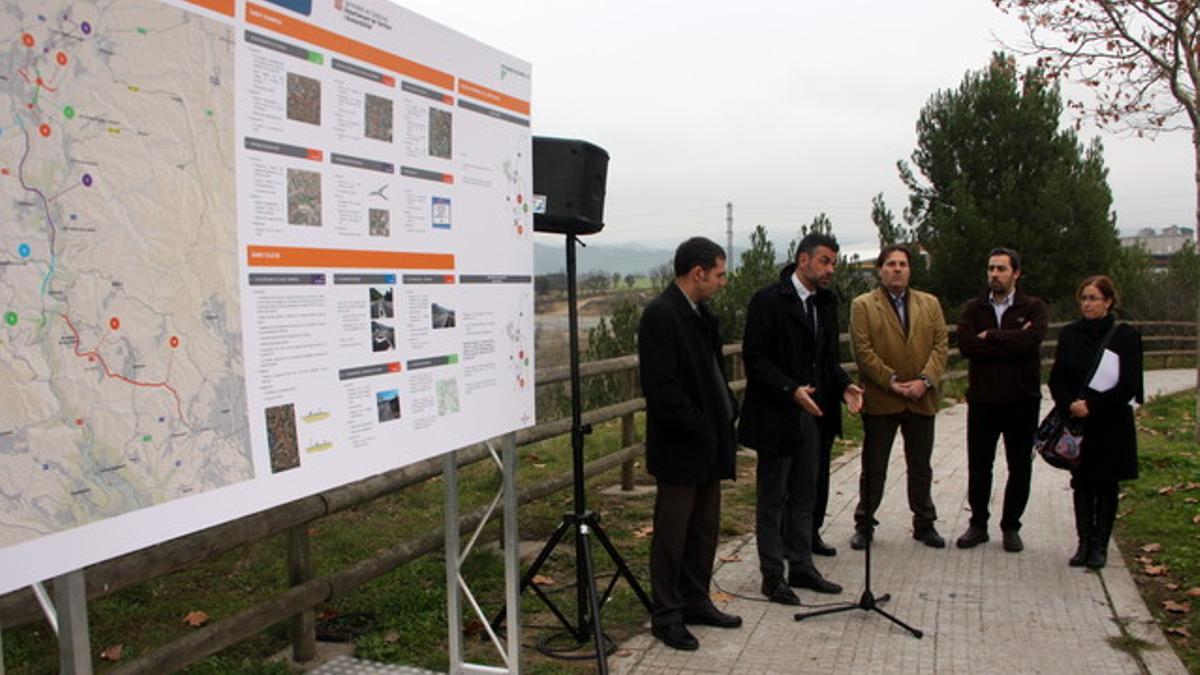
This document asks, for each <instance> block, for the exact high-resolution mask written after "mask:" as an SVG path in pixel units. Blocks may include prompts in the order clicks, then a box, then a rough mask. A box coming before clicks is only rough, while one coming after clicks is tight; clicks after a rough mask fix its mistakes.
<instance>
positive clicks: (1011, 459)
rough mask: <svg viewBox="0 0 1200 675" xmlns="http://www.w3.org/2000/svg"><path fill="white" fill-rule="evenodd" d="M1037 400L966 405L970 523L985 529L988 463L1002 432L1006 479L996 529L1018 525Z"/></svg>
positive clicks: (1027, 478)
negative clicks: (1002, 502) (998, 523)
mask: <svg viewBox="0 0 1200 675" xmlns="http://www.w3.org/2000/svg"><path fill="white" fill-rule="evenodd" d="M1040 405H1041V400H1040V399H1036V398H1032V399H1026V400H1023V401H1017V402H1015V403H1003V404H990V403H970V404H968V406H967V467H968V475H969V476H970V477H969V479H968V481H967V502H968V503H969V504H970V505H971V524H972V525H974V526H975V527H978V528H980V529H983V530H986V529H987V523H988V516H989V515H990V514H989V513H988V502H989V501H990V500H991V498H992V466H993V465H994V464H995V462H996V441H997V440H999V439H1000V436H1001V435H1003V436H1004V455H1005V458H1006V459H1007V461H1008V482H1007V484H1006V485H1005V486H1004V510H1003V512H1002V513H1001V517H1000V529H1001V530H1004V531H1006V532H1016V531H1018V530H1020V529H1021V515H1022V514H1023V513H1025V505H1026V504H1027V503H1028V502H1029V481H1030V478H1031V476H1032V473H1033V435H1034V433H1035V432H1036V431H1037V426H1038V408H1039V406H1040Z"/></svg>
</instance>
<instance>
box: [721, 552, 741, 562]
mask: <svg viewBox="0 0 1200 675" xmlns="http://www.w3.org/2000/svg"><path fill="white" fill-rule="evenodd" d="M721 562H723V563H735V562H742V557H741V556H739V555H738V554H736V553H735V554H733V555H723V556H721Z"/></svg>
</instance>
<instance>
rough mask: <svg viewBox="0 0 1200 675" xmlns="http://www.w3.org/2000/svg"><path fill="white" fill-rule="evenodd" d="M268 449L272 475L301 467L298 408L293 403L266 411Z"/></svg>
mask: <svg viewBox="0 0 1200 675" xmlns="http://www.w3.org/2000/svg"><path fill="white" fill-rule="evenodd" d="M265 412H266V417H267V448H268V450H269V451H270V455H271V473H279V472H280V471H287V470H288V469H295V468H296V467H298V466H300V444H299V443H298V442H297V440H296V406H295V405H294V404H292V403H287V404H284V405H277V406H272V407H270V408H267V409H266V411H265Z"/></svg>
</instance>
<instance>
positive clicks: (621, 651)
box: [613, 649, 633, 658]
mask: <svg viewBox="0 0 1200 675" xmlns="http://www.w3.org/2000/svg"><path fill="white" fill-rule="evenodd" d="M613 656H618V657H621V658H625V657H626V656H633V651H632V650H629V649H618V650H617V651H615V652H613Z"/></svg>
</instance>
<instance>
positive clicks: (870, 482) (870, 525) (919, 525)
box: [854, 411, 937, 532]
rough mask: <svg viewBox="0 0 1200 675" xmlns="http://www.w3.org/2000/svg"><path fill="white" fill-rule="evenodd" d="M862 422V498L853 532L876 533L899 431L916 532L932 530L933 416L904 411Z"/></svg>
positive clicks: (855, 517)
mask: <svg viewBox="0 0 1200 675" xmlns="http://www.w3.org/2000/svg"><path fill="white" fill-rule="evenodd" d="M862 420H863V472H862V473H861V474H860V475H859V483H858V491H859V494H860V495H862V497H861V498H860V499H859V501H858V507H857V508H856V509H855V510H854V528H855V529H856V530H857V531H859V532H871V531H873V530H874V529H875V511H876V510H877V509H878V508H879V502H880V501H882V500H883V488H884V486H885V483H886V482H887V465H888V458H889V457H890V456H891V454H892V442H893V441H895V440H896V430H897V429H899V430H900V434H901V435H902V436H903V437H904V456H905V460H906V463H907V466H908V507H909V509H911V510H912V513H913V530H914V531H915V532H920V531H922V530H924V529H926V528H929V527H932V526H933V523H934V521H936V520H937V511H936V510H935V509H934V507H933V497H932V495H931V492H930V491H931V490H932V488H933V467H932V465H931V464H930V459H931V458H932V456H933V422H934V417H933V415H918V414H916V413H913V412H910V411H905V412H902V413H898V414H895V415H867V414H864V415H863V416H862Z"/></svg>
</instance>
